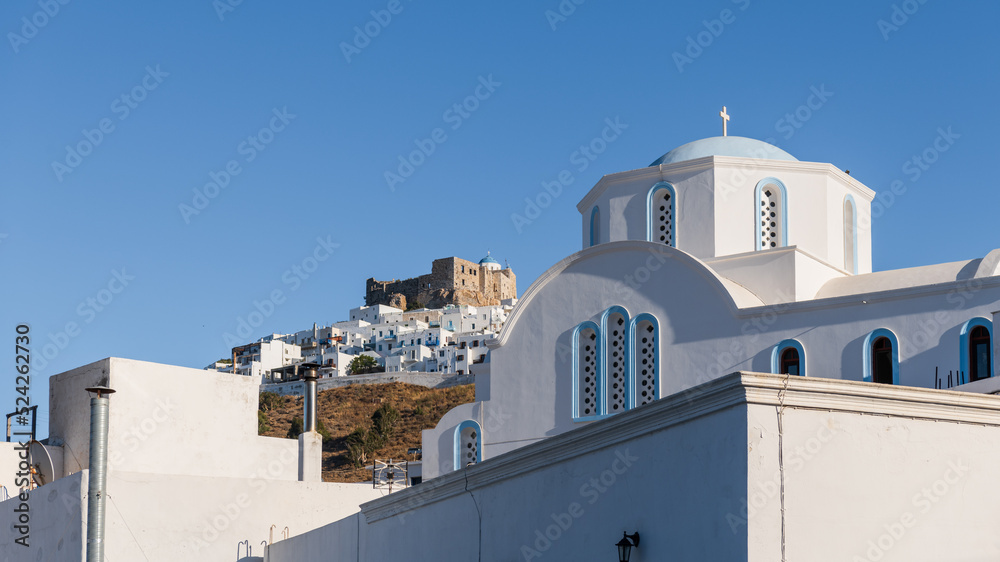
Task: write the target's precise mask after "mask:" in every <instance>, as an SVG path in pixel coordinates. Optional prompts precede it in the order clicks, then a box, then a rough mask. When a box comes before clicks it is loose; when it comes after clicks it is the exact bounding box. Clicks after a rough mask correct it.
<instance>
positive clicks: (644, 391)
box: [626, 313, 660, 409]
mask: <svg viewBox="0 0 1000 562" xmlns="http://www.w3.org/2000/svg"><path fill="white" fill-rule="evenodd" d="M628 341H629V342H631V345H629V356H628V384H627V386H626V395H627V396H628V404H627V408H629V409H631V408H634V407H636V406H642V405H644V404H648V403H650V402H652V401H653V400H656V399H657V398H659V392H660V325H659V323H658V322H657V321H656V317H654V316H653V315H652V314H648V313H643V314H639V315H636V317H635V318H633V319H632V321H631V322H629V339H628Z"/></svg>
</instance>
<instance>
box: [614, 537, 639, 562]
mask: <svg viewBox="0 0 1000 562" xmlns="http://www.w3.org/2000/svg"><path fill="white" fill-rule="evenodd" d="M629 539H632V540H629ZM615 546H617V547H618V562H628V561H629V559H630V558H632V547H638V546H639V533H638V532H636V533H635V534H632V535H630V534H628V533H626V532H625V531H622V540H620V541H618V544H616V545H615Z"/></svg>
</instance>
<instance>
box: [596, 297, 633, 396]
mask: <svg viewBox="0 0 1000 562" xmlns="http://www.w3.org/2000/svg"><path fill="white" fill-rule="evenodd" d="M627 332H628V311H626V310H625V309H624V308H622V307H620V306H613V307H611V308H609V309H607V310H606V311H604V314H603V315H602V316H601V334H602V335H603V336H604V338H603V339H604V341H603V344H604V345H603V347H602V350H601V359H602V362H603V363H604V385H605V386H604V399H605V401H604V411H603V412H600V413H602V414H617V413H619V412H624V411H625V410H626V409H627V404H628V401H627V400H626V397H627V394H626V388H625V386H626V385H625V380H626V379H625V377H626V373H627V372H628V371H627V370H626V367H627V364H626V360H625V354H626V352H625V342H626V341H627V340H626V336H627Z"/></svg>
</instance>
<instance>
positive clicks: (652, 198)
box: [646, 181, 677, 247]
mask: <svg viewBox="0 0 1000 562" xmlns="http://www.w3.org/2000/svg"><path fill="white" fill-rule="evenodd" d="M676 198H677V195H676V192H675V191H674V187H673V186H672V185H670V184H669V183H667V182H665V181H661V182H659V183H657V184H656V185H654V186H653V187H652V189H650V190H649V194H648V195H647V196H646V240H649V241H650V242H658V243H660V244H666V245H667V246H674V247H676V246H677V243H676V240H675V234H674V225H675V220H674V219H675V217H674V209H675V203H674V202H675V200H676Z"/></svg>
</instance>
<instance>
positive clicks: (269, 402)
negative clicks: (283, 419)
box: [258, 391, 286, 412]
mask: <svg viewBox="0 0 1000 562" xmlns="http://www.w3.org/2000/svg"><path fill="white" fill-rule="evenodd" d="M285 401H286V399H285V397H284V396H282V395H280V394H278V393H277V392H270V391H266V392H261V393H260V400H259V402H258V404H259V405H258V408H259V409H260V410H261V411H262V412H270V411H271V410H274V409H276V408H282V407H284V405H285Z"/></svg>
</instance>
